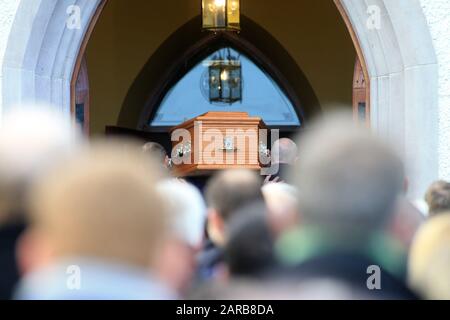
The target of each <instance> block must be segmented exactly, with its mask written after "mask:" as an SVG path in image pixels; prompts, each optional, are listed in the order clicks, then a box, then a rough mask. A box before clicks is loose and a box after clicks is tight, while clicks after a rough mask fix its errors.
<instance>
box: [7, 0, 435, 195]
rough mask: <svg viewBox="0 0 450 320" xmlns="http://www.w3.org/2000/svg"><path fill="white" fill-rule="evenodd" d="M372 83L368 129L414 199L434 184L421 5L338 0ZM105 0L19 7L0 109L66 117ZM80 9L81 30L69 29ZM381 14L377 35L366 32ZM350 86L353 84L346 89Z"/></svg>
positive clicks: (53, 0)
mask: <svg viewBox="0 0 450 320" xmlns="http://www.w3.org/2000/svg"><path fill="white" fill-rule="evenodd" d="M335 2H336V3H337V5H338V8H340V10H341V13H342V14H343V16H344V18H345V19H346V20H347V24H348V27H349V31H350V33H351V34H352V36H353V38H354V41H355V46H356V47H357V50H358V53H359V56H360V59H362V61H364V64H365V67H366V70H367V74H368V80H369V81H370V109H371V125H372V127H373V128H374V130H376V131H377V132H378V133H379V134H380V135H382V136H384V137H386V138H388V139H389V140H390V141H395V143H396V146H397V148H398V150H400V152H401V153H402V154H403V155H404V156H405V157H406V159H408V162H409V167H408V168H407V169H408V175H409V177H410V183H411V190H410V196H411V197H419V196H421V194H422V192H423V191H424V189H425V188H426V186H427V185H428V184H429V183H430V182H431V181H432V180H434V179H436V178H437V177H438V169H439V168H438V167H439V165H438V164H439V158H438V151H437V150H438V123H439V121H438V116H439V114H438V100H437V99H438V92H437V90H438V89H437V88H438V65H437V59H436V55H435V52H434V48H433V44H432V39H431V36H430V33H429V27H428V26H427V23H426V20H425V17H424V14H423V11H422V8H421V5H420V1H419V0H366V1H361V0H335ZM102 4H104V0H33V1H21V2H20V4H19V7H18V10H17V13H16V16H15V20H14V22H13V25H12V28H11V32H10V35H9V40H8V44H7V49H6V52H5V57H4V61H3V65H2V71H3V81H2V93H3V94H2V107H3V110H6V111H7V110H8V109H10V108H12V107H13V106H14V105H17V104H21V103H45V104H51V105H52V106H54V108H55V109H57V110H59V111H60V112H61V113H63V114H65V115H67V117H69V116H70V113H71V99H72V93H71V82H72V80H73V74H74V70H75V69H76V67H77V59H78V57H79V55H80V52H81V51H83V43H85V39H86V38H87V37H86V36H87V35H88V33H89V29H90V28H91V25H92V23H91V22H92V20H93V19H94V17H95V15H96V12H97V10H98V9H99V8H100V6H101V5H102ZM71 5H76V6H78V7H79V8H80V24H79V26H80V28H78V29H69V28H67V26H66V22H67V17H68V13H67V9H68V7H69V6H71ZM373 14H375V15H378V17H379V28H377V27H376V28H371V27H368V20H369V19H370V18H371V15H373ZM349 85H350V84H349Z"/></svg>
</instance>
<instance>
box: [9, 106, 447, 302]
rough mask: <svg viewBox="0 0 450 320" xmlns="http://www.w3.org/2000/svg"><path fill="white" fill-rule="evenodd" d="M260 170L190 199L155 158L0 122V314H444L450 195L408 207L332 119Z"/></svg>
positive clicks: (398, 175)
mask: <svg viewBox="0 0 450 320" xmlns="http://www.w3.org/2000/svg"><path fill="white" fill-rule="evenodd" d="M271 157H272V165H278V166H279V171H278V173H277V174H276V175H273V176H261V174H260V172H256V171H246V170H230V171H222V172H218V173H217V174H216V175H214V176H213V177H211V179H210V180H209V181H208V182H207V184H206V186H205V188H204V191H202V192H201V191H200V190H199V189H198V186H194V185H193V184H191V183H190V182H189V179H180V178H177V177H173V176H171V170H170V167H171V166H170V163H171V160H170V157H169V155H168V154H167V153H166V151H165V150H164V148H163V147H161V146H160V145H159V144H157V143H153V142H149V143H146V144H145V145H143V143H140V142H137V141H131V140H121V139H118V138H106V137H105V138H101V139H91V140H90V141H87V140H85V138H84V137H83V136H82V135H81V134H80V133H79V132H78V131H77V128H76V127H75V126H74V125H72V123H71V122H70V121H68V120H67V119H65V118H61V117H60V116H57V115H55V114H52V113H51V112H46V111H44V109H43V108H41V109H36V108H35V109H34V110H28V109H24V110H22V111H16V112H14V113H11V114H9V115H7V116H5V117H4V119H3V124H2V126H1V128H0V270H1V271H2V272H1V273H0V299H18V300H28V299H32V300H34V299H39V300H40V299H57V300H60V299H94V300H102V299H138V300H141V299H142V300H146V299H156V300H164V299H169V300H172V299H262V300H272V299H450V183H448V182H445V181H438V182H435V183H433V184H432V185H431V186H430V188H429V190H428V191H427V193H426V195H424V199H423V203H425V204H426V205H422V206H418V205H417V204H416V203H412V202H411V201H409V200H408V198H407V193H408V183H407V181H408V180H407V177H406V176H405V172H404V164H403V162H402V160H401V158H400V157H399V155H397V154H396V152H395V151H393V150H392V149H391V148H390V146H388V145H387V144H385V143H383V142H382V141H380V140H379V139H378V138H377V137H375V136H374V135H373V134H372V133H371V132H370V131H369V130H367V129H366V128H363V127H361V126H358V125H357V124H355V123H354V122H353V120H352V119H351V116H350V117H349V116H347V115H342V114H336V115H329V116H325V117H323V118H321V119H320V120H318V121H316V122H315V123H313V124H311V125H309V126H308V130H307V131H305V132H303V133H302V134H301V135H300V136H299V137H298V138H297V139H296V141H293V140H290V139H286V138H283V139H280V140H278V141H276V142H275V143H274V145H273V146H272V152H271Z"/></svg>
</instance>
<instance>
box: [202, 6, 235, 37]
mask: <svg viewBox="0 0 450 320" xmlns="http://www.w3.org/2000/svg"><path fill="white" fill-rule="evenodd" d="M240 9H241V2H240V0H202V17H203V29H204V30H212V31H239V30H240V29H241V26H240V24H241V10H240Z"/></svg>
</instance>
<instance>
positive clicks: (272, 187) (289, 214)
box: [262, 183, 299, 234]
mask: <svg viewBox="0 0 450 320" xmlns="http://www.w3.org/2000/svg"><path fill="white" fill-rule="evenodd" d="M262 192H263V195H264V199H265V201H266V204H267V208H268V211H269V221H270V223H271V226H272V228H273V229H274V231H275V233H276V234H281V233H282V232H284V231H286V230H287V229H289V228H291V227H294V226H296V225H297V224H298V222H299V213H298V192H297V189H296V188H295V187H293V186H291V185H288V184H286V183H269V184H266V185H265V186H264V187H263V188H262Z"/></svg>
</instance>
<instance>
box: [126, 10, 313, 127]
mask: <svg viewBox="0 0 450 320" xmlns="http://www.w3.org/2000/svg"><path fill="white" fill-rule="evenodd" d="M200 25H201V17H200V16H198V17H195V18H194V19H192V20H191V21H189V22H188V23H186V24H185V25H183V26H182V27H181V28H179V29H178V30H177V31H176V32H174V33H173V34H172V35H171V36H170V37H169V38H168V39H167V40H166V41H165V42H164V43H163V44H162V45H161V46H160V47H159V49H158V50H157V51H156V52H155V53H154V54H153V55H152V57H150V59H149V60H148V62H147V63H146V65H145V66H144V68H143V69H142V70H141V72H140V74H139V75H138V76H137V78H136V79H135V81H134V83H133V84H132V86H131V87H130V90H129V92H128V94H127V97H126V98H125V101H124V103H123V105H122V110H121V113H120V117H119V125H121V126H125V127H135V128H137V129H138V130H151V128H149V127H148V122H149V120H150V119H151V118H152V117H153V115H154V113H155V112H156V110H157V109H158V107H159V105H160V103H161V101H162V99H163V98H164V96H165V95H166V93H167V92H168V91H169V90H170V88H172V86H173V85H174V84H175V83H177V82H178V81H179V80H180V79H181V78H182V77H183V76H184V75H185V74H186V73H187V72H189V71H190V70H191V69H192V68H193V67H194V66H195V65H197V64H198V63H199V62H201V61H202V60H203V59H205V58H206V57H208V56H209V55H210V54H212V53H214V52H215V51H217V50H218V49H220V48H221V47H224V46H230V47H232V48H235V49H236V50H239V51H240V52H242V53H243V54H245V55H246V56H247V57H250V58H251V59H252V62H254V63H255V64H256V65H257V66H258V67H260V69H262V70H264V71H265V72H266V73H267V74H268V75H269V76H270V77H271V78H272V79H273V80H274V81H275V82H276V83H277V84H278V86H279V87H280V88H281V90H282V91H283V93H284V94H285V95H286V96H287V97H288V99H289V100H290V102H291V103H292V105H293V106H294V108H295V109H296V112H297V115H298V117H299V119H300V120H301V121H302V122H303V121H304V120H305V119H306V120H307V119H309V118H311V117H313V116H314V115H316V114H317V113H320V112H321V109H320V105H319V102H318V99H317V97H316V95H315V93H314V90H313V88H312V86H311V85H310V83H309V81H308V79H307V78H306V76H305V75H304V74H303V72H302V70H301V69H300V67H299V66H298V65H297V64H296V62H295V61H294V59H293V58H292V57H291V56H290V55H289V53H288V52H287V51H286V50H285V49H284V48H283V46H282V45H281V44H280V43H279V42H278V41H277V40H276V39H275V38H273V37H272V36H271V35H270V34H269V33H268V32H267V31H265V30H264V29H263V28H261V27H260V26H259V25H257V24H256V23H255V22H253V21H252V20H251V19H249V18H247V17H245V16H243V17H242V32H241V33H239V34H236V33H229V32H218V33H211V32H203V31H202V30H201V28H200V27H199V26H200ZM285 129H289V128H285Z"/></svg>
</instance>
